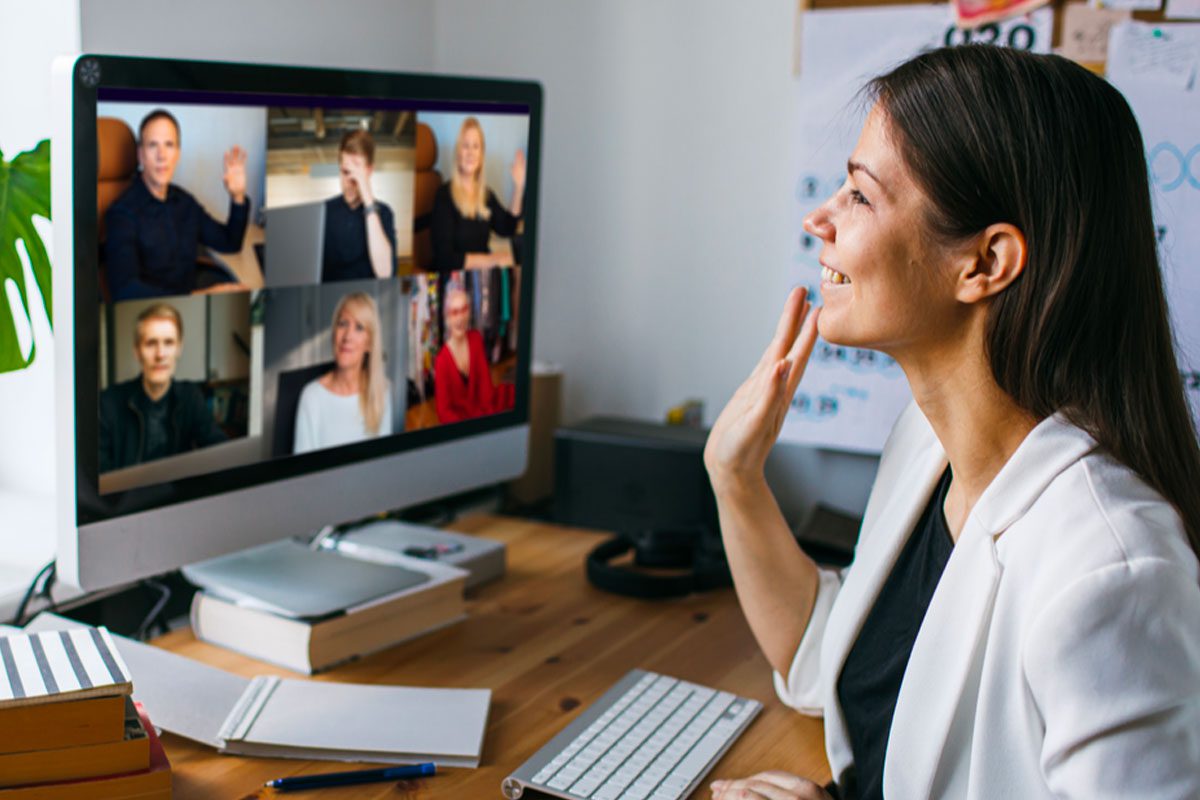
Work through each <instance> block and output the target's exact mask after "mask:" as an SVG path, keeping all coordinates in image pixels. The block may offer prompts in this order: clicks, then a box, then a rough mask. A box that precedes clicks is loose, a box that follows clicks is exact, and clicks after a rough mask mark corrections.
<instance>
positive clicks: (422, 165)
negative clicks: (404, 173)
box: [413, 122, 442, 272]
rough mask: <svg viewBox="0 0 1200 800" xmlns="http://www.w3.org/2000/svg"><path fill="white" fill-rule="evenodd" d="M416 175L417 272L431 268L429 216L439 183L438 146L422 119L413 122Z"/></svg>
mask: <svg viewBox="0 0 1200 800" xmlns="http://www.w3.org/2000/svg"><path fill="white" fill-rule="evenodd" d="M416 151H417V152H416V174H415V175H414V176H413V266H414V267H415V268H416V269H417V270H418V271H422V272H423V271H427V270H429V269H432V267H433V235H432V233H431V231H430V217H431V216H432V215H433V196H434V195H435V194H437V190H438V187H439V186H441V185H442V174H441V173H440V172H438V171H437V169H436V168H435V167H434V164H436V163H437V157H438V146H437V139H436V138H435V137H434V135H433V130H432V129H431V128H430V127H429V126H428V125H426V124H425V123H424V122H419V123H417V146H416Z"/></svg>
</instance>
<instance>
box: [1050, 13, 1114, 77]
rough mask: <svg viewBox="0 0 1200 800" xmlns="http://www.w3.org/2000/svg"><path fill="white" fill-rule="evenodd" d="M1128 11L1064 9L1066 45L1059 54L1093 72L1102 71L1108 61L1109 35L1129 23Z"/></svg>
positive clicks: (1063, 31) (1064, 37)
mask: <svg viewBox="0 0 1200 800" xmlns="http://www.w3.org/2000/svg"><path fill="white" fill-rule="evenodd" d="M1129 14H1130V12H1128V11H1114V10H1112V9H1107V8H1094V7H1092V6H1085V5H1082V4H1080V3H1068V4H1067V5H1066V6H1065V7H1064V8H1063V16H1062V44H1061V45H1060V46H1059V48H1058V54H1059V55H1060V56H1063V57H1064V58H1069V59H1071V60H1072V61H1075V62H1077V63H1079V64H1083V65H1084V66H1085V67H1088V68H1089V69H1095V70H1096V71H1100V69H1099V68H1100V67H1101V66H1102V65H1103V64H1104V62H1106V61H1107V60H1108V34H1109V31H1110V30H1111V29H1112V27H1113V26H1114V25H1119V24H1121V23H1122V22H1126V21H1128V20H1129Z"/></svg>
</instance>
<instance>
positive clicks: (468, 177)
mask: <svg viewBox="0 0 1200 800" xmlns="http://www.w3.org/2000/svg"><path fill="white" fill-rule="evenodd" d="M484 150H485V147H484V141H483V128H482V127H481V126H480V124H479V120H477V119H476V118H475V117H467V118H466V119H465V120H463V123H462V127H461V128H460V129H459V131H458V140H457V141H456V142H455V143H454V164H455V169H454V174H453V176H451V178H450V180H448V181H447V182H446V183H444V184H442V185H441V186H440V187H439V188H438V190H437V194H436V195H434V198H433V211H432V214H431V219H430V223H429V225H430V235H431V238H432V241H433V266H434V269H436V270H437V271H438V272H441V273H447V272H454V271H456V270H460V269H487V268H489V267H511V266H513V255H512V252H511V251H503V252H496V253H493V252H491V249H490V248H489V246H488V239H489V238H490V236H491V234H492V232H493V231H494V232H495V233H497V234H498V235H500V236H512V235H513V234H515V233H516V232H517V223H518V221H519V220H520V218H521V206H522V202H523V198H524V195H525V154H524V153H523V152H522V151H520V150H518V151H517V153H516V156H515V157H514V158H513V163H512V167H511V175H512V180H513V194H512V200H511V202H510V203H509V205H508V208H505V207H504V205H503V204H502V203H501V202H500V200H499V199H498V198H497V197H496V193H495V192H493V191H492V190H491V189H489V188H488V187H487V184H486V183H485V182H484V170H483V166H484Z"/></svg>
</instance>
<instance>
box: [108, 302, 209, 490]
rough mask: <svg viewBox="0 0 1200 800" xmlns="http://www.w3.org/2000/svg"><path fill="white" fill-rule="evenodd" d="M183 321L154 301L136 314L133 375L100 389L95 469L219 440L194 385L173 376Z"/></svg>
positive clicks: (202, 398) (174, 311)
mask: <svg viewBox="0 0 1200 800" xmlns="http://www.w3.org/2000/svg"><path fill="white" fill-rule="evenodd" d="M182 349H183V320H182V319H181V318H180V316H179V312H178V311H176V310H175V308H174V307H172V306H170V305H168V304H166V303H155V304H154V305H152V306H150V307H149V308H147V309H146V310H145V311H143V312H142V313H141V314H139V315H138V318H137V323H136V324H135V325H134V328H133V352H134V356H135V357H136V358H137V360H138V363H139V364H140V365H141V367H142V374H141V375H139V376H138V377H136V378H134V379H132V380H128V381H125V382H124V383H118V384H116V385H115V386H110V387H109V388H107V389H105V390H104V391H103V392H101V393H100V471H101V472H108V471H109V470H114V469H120V468H122V467H128V466H131V465H133V464H141V463H142V462H144V461H153V460H155V459H158V458H166V457H167V456H173V455H176V454H178V453H185V452H187V451H188V450H195V449H196V448H199V447H207V446H208V445H212V444H217V443H218V442H223V441H225V438H226V437H225V434H224V433H222V432H221V429H220V428H218V427H217V424H216V422H214V420H213V417H212V414H210V413H209V411H208V406H207V405H206V404H205V402H204V394H203V392H202V391H201V390H200V386H199V384H196V383H192V382H190V381H177V380H175V366H176V364H177V362H178V361H179V353H180V351H181V350H182Z"/></svg>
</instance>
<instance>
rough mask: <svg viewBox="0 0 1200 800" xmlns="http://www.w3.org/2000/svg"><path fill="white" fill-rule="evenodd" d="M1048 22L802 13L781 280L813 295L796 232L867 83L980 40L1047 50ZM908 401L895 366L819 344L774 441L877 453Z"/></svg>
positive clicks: (843, 148)
mask: <svg viewBox="0 0 1200 800" xmlns="http://www.w3.org/2000/svg"><path fill="white" fill-rule="evenodd" d="M1052 26H1053V14H1052V12H1051V10H1050V9H1049V8H1043V9H1039V10H1038V11H1035V12H1034V13H1033V14H1030V15H1028V16H1025V17H1017V18H1014V19H1009V20H1006V21H1004V22H1002V23H993V24H989V25H984V26H983V27H981V28H979V29H977V30H972V31H963V30H959V29H958V28H957V27H956V26H955V25H954V21H953V14H952V12H951V10H950V7H949V6H946V5H929V6H894V7H887V6H885V7H874V8H860V9H831V10H827V11H810V12H807V13H805V15H804V24H803V31H802V37H803V41H802V51H801V52H802V58H803V64H802V67H801V72H800V75H801V77H800V79H799V80H797V82H796V103H795V109H796V122H795V125H794V130H795V141H796V142H797V143H798V146H797V149H796V152H795V154H794V156H795V157H794V160H793V163H794V168H793V172H792V174H793V175H795V190H794V201H795V204H794V206H793V209H794V215H793V216H794V220H795V223H794V224H795V227H794V241H795V243H796V246H795V250H794V253H793V257H792V259H791V261H790V262H789V263H788V264H787V268H786V269H785V270H784V271H783V275H782V277H783V278H784V280H785V281H786V285H787V286H789V287H790V286H795V285H797V284H802V285H805V286H808V287H809V291H810V294H811V295H812V296H814V297H815V296H817V295H818V287H819V286H820V269H821V268H820V264H819V263H818V261H817V258H818V255H819V252H820V242H819V241H817V240H815V239H813V238H812V237H811V236H809V235H808V234H806V233H805V232H804V230H803V228H802V227H801V220H802V219H803V218H804V215H805V214H807V213H808V212H809V211H811V210H812V209H813V208H815V207H816V206H817V205H819V204H820V203H821V202H822V201H824V199H825V198H826V197H828V196H829V195H830V194H832V193H833V192H834V191H835V190H836V189H837V187H838V186H839V185H841V183H842V180H843V179H844V176H845V171H846V159H847V158H848V157H849V155H850V153H851V151H852V150H853V149H854V143H855V142H856V141H857V139H858V132H859V128H860V127H861V124H862V120H863V118H864V116H865V114H866V111H867V109H866V108H863V107H862V104H861V103H858V102H856V100H855V98H856V95H857V93H858V91H859V89H860V88H861V87H862V85H863V84H864V83H865V82H866V81H867V80H868V79H870V78H871V77H873V76H875V75H878V74H879V73H881V72H884V71H886V70H887V69H889V68H890V67H893V66H896V65H897V64H899V63H900V62H902V61H904V60H906V59H908V58H911V57H912V56H915V55H917V54H918V53H920V52H921V51H922V50H925V49H928V48H933V47H940V46H943V45H948V44H950V45H957V44H964V43H967V42H983V43H992V44H1001V45H1008V46H1013V47H1019V48H1021V49H1026V50H1033V51H1035V52H1039V53H1046V52H1049V49H1050V35H1051V30H1052ZM909 398H910V394H909V389H908V382H907V381H906V380H905V378H904V373H903V372H902V371H901V369H900V368H899V366H897V364H896V363H895V362H894V361H893V360H892V359H890V358H888V357H887V356H885V355H883V354H882V353H875V352H871V351H866V350H857V349H854V348H844V347H836V346H832V345H829V344H827V343H825V342H819V343H818V345H817V348H816V350H815V351H814V353H813V357H812V359H811V361H810V362H809V365H808V369H807V370H806V371H805V374H804V380H803V381H801V383H800V388H799V390H798V391H797V392H796V396H795V397H794V398H793V399H792V405H791V408H790V410H789V412H788V415H787V417H786V419H785V420H784V425H783V430H782V431H781V433H780V439H781V440H782V441H788V442H795V443H800V444H806V445H810V446H815V447H826V448H831V449H837V450H849V451H855V452H865V453H878V452H879V451H880V450H881V449H882V447H883V443H884V441H885V440H886V438H887V435H888V432H889V431H891V428H892V424H893V423H894V422H895V420H896V417H897V416H898V415H899V413H900V412H901V411H902V410H903V409H904V406H905V405H906V404H907V403H908V401H909Z"/></svg>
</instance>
